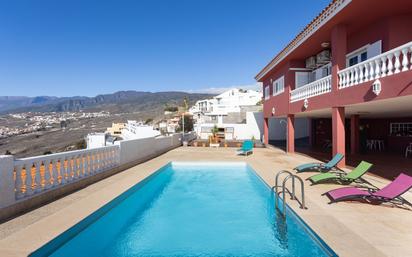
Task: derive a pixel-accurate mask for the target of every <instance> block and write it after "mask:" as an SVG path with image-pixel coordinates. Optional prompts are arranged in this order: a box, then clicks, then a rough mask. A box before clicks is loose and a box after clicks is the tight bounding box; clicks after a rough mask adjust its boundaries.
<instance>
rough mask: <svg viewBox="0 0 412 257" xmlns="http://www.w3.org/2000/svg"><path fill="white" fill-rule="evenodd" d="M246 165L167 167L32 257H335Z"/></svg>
mask: <svg viewBox="0 0 412 257" xmlns="http://www.w3.org/2000/svg"><path fill="white" fill-rule="evenodd" d="M288 212H289V215H288V216H287V218H286V220H284V219H283V218H282V217H281V215H278V214H277V212H276V211H275V210H274V201H273V194H272V193H271V190H270V188H269V187H268V186H267V185H266V184H265V183H264V182H263V181H262V180H261V179H260V177H258V175H257V174H256V173H255V172H254V170H253V169H252V168H251V167H250V166H249V165H247V164H246V163H184V162H172V163H169V164H168V165H166V166H164V167H163V168H161V169H160V170H158V171H157V172H155V173H154V174H153V175H151V176H150V177H148V178H146V179H145V180H143V181H142V182H140V183H138V184H136V185H135V186H134V187H132V188H131V189H129V190H128V191H126V192H125V193H123V194H122V195H120V196H118V197H117V198H116V199H114V200H113V201H111V202H110V203H108V204H107V205H105V206H103V207H102V208H100V209H99V210H98V211H96V212H95V213H93V214H91V215H90V216H88V217H87V218H85V219H84V220H83V221H81V222H80V223H78V224H76V225H75V226H73V227H72V228H71V229H69V230H68V231H66V232H64V233H63V234H61V235H60V236H58V237H57V238H55V239H54V240H52V241H50V242H49V243H47V244H46V245H44V246H43V247H41V248H40V249H38V250H37V251H35V252H34V253H32V254H31V255H30V256H63V257H64V256H76V257H79V256H99V257H100V256H119V257H120V256H122V257H123V256H153V257H154V256H181V257H186V256H202V257H209V256H262V257H264V256H331V255H332V256H334V255H335V254H334V253H333V251H331V250H330V248H329V247H327V245H325V244H324V242H323V241H322V240H320V239H319V237H317V236H316V235H315V234H314V233H313V232H312V231H311V230H310V228H308V227H307V226H305V224H304V223H303V222H302V221H301V220H300V219H299V218H298V217H297V216H296V215H295V214H294V213H293V212H292V211H291V210H290V209H288Z"/></svg>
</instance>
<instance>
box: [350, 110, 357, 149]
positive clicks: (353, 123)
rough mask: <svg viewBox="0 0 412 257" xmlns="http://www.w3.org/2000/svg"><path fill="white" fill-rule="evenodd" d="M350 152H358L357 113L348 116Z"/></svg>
mask: <svg viewBox="0 0 412 257" xmlns="http://www.w3.org/2000/svg"><path fill="white" fill-rule="evenodd" d="M350 152H351V154H357V153H359V115H352V116H351V118H350Z"/></svg>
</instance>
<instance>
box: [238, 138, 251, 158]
mask: <svg viewBox="0 0 412 257" xmlns="http://www.w3.org/2000/svg"><path fill="white" fill-rule="evenodd" d="M252 153H253V141H252V140H245V141H244V142H243V144H242V148H240V149H238V150H237V154H238V155H246V156H247V155H249V154H252Z"/></svg>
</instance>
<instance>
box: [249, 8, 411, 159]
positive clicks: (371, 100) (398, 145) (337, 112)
mask: <svg viewBox="0 0 412 257" xmlns="http://www.w3.org/2000/svg"><path fill="white" fill-rule="evenodd" d="M411 53H412V1H410V0H392V1H387V0H334V1H332V2H331V3H330V4H329V5H328V6H327V7H326V8H325V9H324V10H323V11H322V12H321V13H320V14H319V15H318V16H317V17H316V18H315V19H314V20H313V21H312V22H311V23H309V24H308V25H307V26H306V27H305V28H304V29H303V31H302V32H300V33H299V34H298V35H297V36H296V37H295V39H293V40H292V41H291V42H290V43H289V44H288V45H287V46H286V47H285V48H284V49H283V50H282V51H281V52H280V53H278V54H277V55H276V57H275V58H274V59H273V60H272V61H270V63H269V64H267V65H266V67H264V68H263V69H262V70H261V71H260V72H259V74H257V76H256V80H258V81H259V82H262V85H263V92H264V108H263V109H264V118H265V119H264V134H265V140H266V142H265V143H268V142H267V139H268V131H269V130H270V129H273V128H270V127H269V125H268V124H269V122H268V119H270V118H271V117H284V118H287V136H286V138H287V148H286V149H287V151H288V152H294V151H295V143H294V130H295V128H294V119H295V117H307V118H309V119H310V125H309V128H310V132H309V135H310V136H309V138H310V139H309V141H310V145H311V146H313V147H318V148H320V147H322V146H323V147H326V148H327V147H330V148H331V151H332V153H333V154H336V153H342V154H345V155H348V154H350V153H354V154H356V153H358V152H359V151H361V152H362V151H386V152H391V153H396V154H399V156H403V155H405V151H406V148H407V147H408V146H409V144H410V143H411V144H412V54H411ZM340 165H341V166H344V165H345V160H343V161H342V162H341V163H340Z"/></svg>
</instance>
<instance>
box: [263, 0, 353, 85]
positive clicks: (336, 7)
mask: <svg viewBox="0 0 412 257" xmlns="http://www.w3.org/2000/svg"><path fill="white" fill-rule="evenodd" d="M351 2H352V0H332V2H330V3H329V5H328V6H326V7H325V8H324V9H323V10H322V11H321V12H320V13H319V14H318V15H317V16H316V17H315V18H314V19H313V20H312V21H311V22H310V23H309V24H308V25H306V27H305V28H304V29H303V30H302V31H301V32H299V34H298V35H297V36H296V37H295V38H294V39H293V40H292V41H290V43H289V44H288V45H287V46H286V47H285V48H283V50H282V51H280V52H279V53H278V54H277V55H276V56H275V57H274V58H273V59H272V60H271V61H270V62H269V63H268V64H267V65H266V66H265V67H264V68H263V69H262V70H261V71H260V72H259V73H258V74H257V75H256V76H255V79H256V80H257V81H259V80H260V79H262V78H263V77H264V76H265V75H266V74H267V73H268V72H270V71H271V70H272V69H273V68H274V67H275V66H276V65H277V64H278V63H280V62H281V61H282V60H283V59H285V58H286V57H287V56H288V55H289V54H290V53H291V52H292V51H293V50H295V49H296V48H297V47H298V46H299V45H301V44H302V43H303V42H305V41H306V39H308V38H309V37H310V36H312V34H313V33H315V32H316V30H318V29H319V28H321V27H322V26H323V25H324V24H325V23H327V22H328V21H329V20H330V19H331V18H332V17H334V16H335V15H336V14H337V13H339V12H340V11H341V10H342V9H343V8H345V7H346V6H347V5H348V4H349V3H351Z"/></svg>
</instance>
